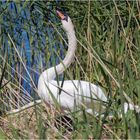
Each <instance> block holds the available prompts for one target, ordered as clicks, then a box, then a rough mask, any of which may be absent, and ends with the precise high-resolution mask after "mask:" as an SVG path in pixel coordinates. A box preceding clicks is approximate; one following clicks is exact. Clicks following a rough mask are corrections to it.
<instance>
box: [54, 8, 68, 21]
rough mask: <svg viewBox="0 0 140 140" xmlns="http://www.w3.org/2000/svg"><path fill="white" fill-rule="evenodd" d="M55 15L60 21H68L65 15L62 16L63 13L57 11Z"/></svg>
mask: <svg viewBox="0 0 140 140" xmlns="http://www.w3.org/2000/svg"><path fill="white" fill-rule="evenodd" d="M56 12H57V15H58V16H59V17H60V19H61V20H66V21H68V16H67V15H66V14H63V12H61V11H59V10H57V11H56Z"/></svg>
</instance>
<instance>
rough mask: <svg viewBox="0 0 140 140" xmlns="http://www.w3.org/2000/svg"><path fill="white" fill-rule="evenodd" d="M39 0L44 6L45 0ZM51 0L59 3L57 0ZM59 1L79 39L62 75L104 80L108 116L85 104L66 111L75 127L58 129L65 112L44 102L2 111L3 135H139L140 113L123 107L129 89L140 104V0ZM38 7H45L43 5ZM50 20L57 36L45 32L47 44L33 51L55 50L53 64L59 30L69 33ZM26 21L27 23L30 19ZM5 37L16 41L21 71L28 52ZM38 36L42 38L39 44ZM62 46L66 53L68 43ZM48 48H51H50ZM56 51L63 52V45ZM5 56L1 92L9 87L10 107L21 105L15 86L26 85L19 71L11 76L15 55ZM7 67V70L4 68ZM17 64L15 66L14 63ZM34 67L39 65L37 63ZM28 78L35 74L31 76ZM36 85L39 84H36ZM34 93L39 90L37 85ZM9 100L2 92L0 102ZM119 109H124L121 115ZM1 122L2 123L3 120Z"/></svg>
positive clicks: (47, 54)
mask: <svg viewBox="0 0 140 140" xmlns="http://www.w3.org/2000/svg"><path fill="white" fill-rule="evenodd" d="M33 3H35V2H33ZM39 3H40V4H42V6H44V5H43V4H44V3H43V2H39ZM52 3H54V5H55V4H56V3H55V2H52ZM26 4H27V5H28V2H26V3H25V5H24V7H23V8H25V7H26ZM31 4H32V3H31ZM58 4H59V6H60V7H64V8H65V9H66V10H67V13H68V14H69V16H70V17H71V19H72V21H73V23H74V26H75V30H76V36H77V40H78V46H77V52H76V57H75V62H73V63H72V65H71V66H70V67H69V68H68V69H67V70H66V72H65V73H66V74H65V77H64V78H65V79H78V80H87V81H90V82H92V83H95V84H97V85H100V86H101V87H102V89H103V90H104V92H105V94H106V96H107V97H108V99H109V104H108V106H107V109H106V110H105V116H104V117H103V118H101V116H99V117H95V116H91V115H89V114H87V113H86V112H85V110H84V108H81V110H82V111H81V112H80V113H79V112H68V115H70V116H71V117H72V119H73V126H71V127H73V131H72V132H68V130H66V129H65V128H63V127H61V128H59V129H56V127H55V121H56V118H57V117H58V116H61V115H62V114H61V113H60V112H59V111H58V110H56V109H55V108H54V107H53V106H52V107H51V109H50V108H47V107H46V106H45V105H44V104H40V105H35V106H34V107H32V108H28V109H26V110H24V111H22V112H20V113H17V114H14V115H9V116H7V115H5V116H4V117H3V116H2V117H1V118H0V126H1V128H2V130H3V132H4V134H5V136H7V137H8V138H42V139H43V138H44V139H45V138H52V139H54V138H59V139H61V138H65V139H87V138H95V139H100V138H101V139H105V138H108V139H123V138H124V139H136V138H137V139H139V138H140V134H139V133H140V130H139V129H140V117H139V114H137V113H136V111H135V110H134V111H132V110H128V112H127V113H126V114H124V108H123V104H124V102H128V100H129V99H128V98H126V95H127V96H128V97H130V99H131V102H133V103H134V104H137V105H139V106H140V60H139V57H140V8H139V7H140V3H139V1H127V0H126V1H115V0H113V1H67V2H62V1H60V2H59V3H58ZM44 7H45V6H44ZM39 11H40V12H41V10H40V9H39ZM42 22H43V23H44V24H45V25H49V26H50V22H48V21H47V22H46V21H45V20H44V19H42ZM1 23H2V21H1ZM51 25H53V28H54V29H55V33H54V42H52V41H51V42H50V41H49V37H48V36H46V48H45V49H44V50H42V49H41V48H40V47H39V46H38V47H37V51H36V52H35V55H36V56H38V54H39V53H43V52H45V55H43V57H45V62H46V63H47V62H48V61H49V60H50V56H51V55H52V54H51V53H53V55H54V57H53V59H52V64H53V65H55V64H56V58H58V56H57V54H56V53H55V51H53V50H54V48H53V45H54V43H55V42H57V41H60V42H62V44H64V40H63V38H62V37H61V36H60V34H58V33H61V35H62V36H63V37H64V38H65V33H63V32H61V29H60V25H61V23H60V24H58V23H51ZM26 26H29V25H28V24H27V25H26ZM26 26H25V27H26ZM26 28H27V27H26ZM58 28H59V29H58ZM27 29H28V28H27ZM27 32H28V30H27ZM7 38H8V40H9V45H10V46H12V47H15V50H14V51H15V52H17V53H16V56H17V60H18V61H20V63H21V65H22V67H21V71H22V69H26V66H24V63H25V61H26V58H25V57H23V58H22V57H20V55H18V50H16V46H14V44H16V42H14V41H13V40H12V37H11V36H9V37H7ZM37 39H39V37H38V38H37ZM29 40H30V44H31V47H34V46H32V44H33V42H32V41H33V36H32V35H31V34H29ZM12 41H13V42H12ZM39 41H40V39H39ZM40 42H41V41H40ZM40 42H39V43H38V44H41V43H40ZM1 46H2V44H1ZM58 48H59V46H58ZM63 49H64V53H65V52H66V49H65V48H63ZM50 50H52V51H51V53H50ZM57 53H58V54H59V53H60V52H59V50H58V52H57ZM3 56H4V55H3V54H1V53H0V57H1V58H3V59H2V60H0V63H1V67H0V68H1V71H0V72H1V73H0V74H1V75H0V76H1V77H2V79H4V80H5V81H7V82H6V83H7V84H5V86H4V87H2V86H0V87H2V88H1V89H0V94H1V95H3V93H7V90H6V89H8V93H10V97H9V95H8V93H7V100H8V99H11V100H12V101H11V102H12V105H11V106H12V107H13V106H14V105H13V104H16V107H18V105H19V106H21V103H19V104H18V105H17V103H16V102H15V101H14V99H12V97H14V96H15V95H18V96H19V95H20V96H19V97H20V98H23V97H24V95H21V94H18V93H17V91H18V92H19V93H21V90H22V87H21V85H19V83H18V82H17V81H18V78H17V77H15V80H14V81H12V82H11V81H10V82H9V80H10V79H11V78H13V77H12V75H10V72H11V70H10V69H11V67H12V66H11V62H10V60H11V61H12V59H10V58H8V59H9V60H8V61H6V58H5V57H3ZM37 61H39V62H40V63H38V64H40V65H38V67H39V68H41V69H40V72H41V71H43V69H44V68H42V67H41V66H42V64H41V60H39V59H37ZM4 64H6V66H5V65H4ZM5 67H6V72H7V73H9V74H8V75H9V76H6V75H5V74H4V70H5ZM47 67H48V66H47ZM33 69H34V68H33ZM14 70H15V71H16V69H14ZM34 71H37V70H36V69H34ZM3 75H5V77H3ZM29 75H30V73H29ZM21 76H22V75H21ZM30 78H31V80H32V77H30ZM4 83H5V82H4ZM0 85H1V83H0ZM33 87H34V88H36V87H35V85H34V86H33ZM124 93H125V94H124ZM34 94H37V93H36V92H35V91H34ZM4 95H5V94H4ZM0 97H1V96H0ZM7 100H6V101H5V100H3V98H1V100H0V103H1V102H2V103H3V104H4V105H5V104H7ZM29 100H32V98H31V97H29ZM13 102H14V103H13ZM20 102H21V100H20ZM8 104H9V103H8ZM23 104H25V103H23ZM14 108H15V107H14ZM56 114H57V115H56ZM109 114H113V116H114V117H113V119H111V120H110V119H108V116H109ZM120 114H122V117H121V118H120ZM1 122H2V124H3V125H1Z"/></svg>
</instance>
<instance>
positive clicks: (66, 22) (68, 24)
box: [56, 9, 74, 31]
mask: <svg viewBox="0 0 140 140" xmlns="http://www.w3.org/2000/svg"><path fill="white" fill-rule="evenodd" d="M56 12H57V15H58V17H59V18H60V19H61V22H62V26H63V28H64V29H65V30H66V31H71V30H73V29H74V28H73V24H72V21H71V19H70V17H69V16H68V15H67V14H66V13H65V12H63V11H61V10H58V9H57V11H56Z"/></svg>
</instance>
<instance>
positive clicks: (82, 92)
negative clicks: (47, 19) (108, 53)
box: [38, 17, 107, 109]
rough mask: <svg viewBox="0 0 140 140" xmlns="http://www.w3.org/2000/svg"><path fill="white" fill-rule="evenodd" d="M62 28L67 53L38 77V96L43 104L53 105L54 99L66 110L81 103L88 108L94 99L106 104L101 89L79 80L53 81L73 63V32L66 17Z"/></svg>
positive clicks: (74, 48)
mask: <svg viewBox="0 0 140 140" xmlns="http://www.w3.org/2000/svg"><path fill="white" fill-rule="evenodd" d="M62 26H63V28H64V30H65V32H66V34H67V37H68V51H67V54H66V57H65V58H64V60H63V62H62V63H60V64H58V65H57V66H55V67H52V68H49V69H47V70H45V71H44V72H43V73H42V74H41V75H40V77H39V81H38V94H39V96H40V97H41V99H43V100H44V101H45V102H47V103H51V104H54V100H53V97H55V99H56V100H57V102H58V103H59V104H60V106H61V107H63V108H68V109H73V108H74V107H75V105H78V106H79V105H81V104H83V102H84V104H85V105H86V106H88V104H90V103H91V102H94V99H97V100H101V101H105V102H107V98H106V96H105V94H104V93H103V91H102V90H101V88H100V87H99V86H96V85H94V84H92V83H90V82H87V81H79V80H67V81H64V82H62V81H55V80H54V79H55V77H56V73H57V75H59V74H61V73H63V71H64V70H65V69H66V68H67V67H69V65H70V64H71V62H72V61H73V58H74V55H75V50H76V46H77V41H76V36H75V31H74V27H73V24H72V22H71V19H70V18H69V17H68V21H65V20H62ZM61 85H62V86H61ZM60 91H61V93H60ZM52 96H53V97H52ZM91 97H92V99H91ZM93 98H94V99H93ZM91 100H93V101H91ZM75 102H76V103H75Z"/></svg>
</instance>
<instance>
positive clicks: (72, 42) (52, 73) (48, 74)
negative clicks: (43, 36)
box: [40, 28, 77, 82]
mask: <svg viewBox="0 0 140 140" xmlns="http://www.w3.org/2000/svg"><path fill="white" fill-rule="evenodd" d="M66 34H67V37H68V51H67V54H66V56H65V58H64V60H63V61H62V62H61V63H60V64H58V65H56V66H55V67H51V68H49V69H47V70H45V71H44V72H43V73H42V74H41V75H40V77H41V78H43V80H44V81H45V82H47V81H51V80H54V79H55V77H56V75H60V74H62V73H63V71H64V70H65V69H66V68H68V67H69V65H70V64H71V62H72V60H73V58H74V55H75V50H76V45H77V42H76V36H75V31H74V29H73V28H72V29H70V30H67V31H66Z"/></svg>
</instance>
